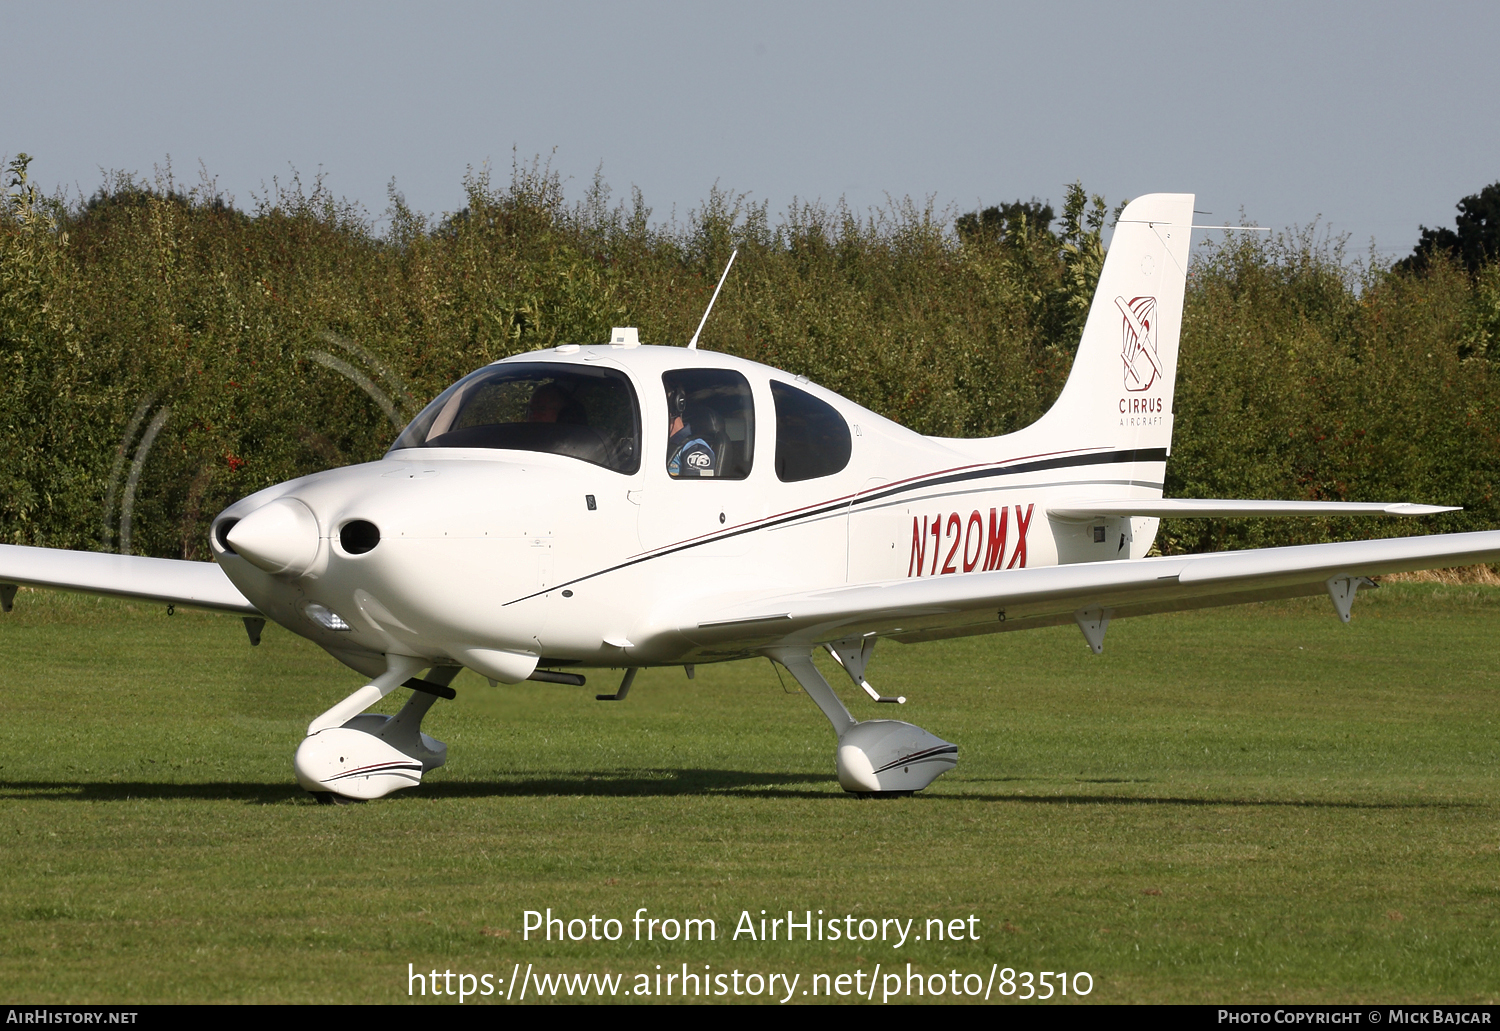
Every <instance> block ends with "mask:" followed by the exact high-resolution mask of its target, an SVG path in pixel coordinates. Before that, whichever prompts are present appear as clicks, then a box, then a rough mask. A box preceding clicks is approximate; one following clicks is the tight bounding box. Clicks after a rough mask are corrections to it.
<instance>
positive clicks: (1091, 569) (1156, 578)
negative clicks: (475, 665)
mask: <svg viewBox="0 0 1500 1031" xmlns="http://www.w3.org/2000/svg"><path fill="white" fill-rule="evenodd" d="M1481 562H1500V530H1490V531H1484V532H1480V533H1457V534H1436V535H1433V536H1429V537H1396V538H1389V539H1385V540H1371V541H1348V542H1342V543H1337V544H1311V545H1303V546H1299V547H1288V548H1263V549H1257V550H1253V551H1233V552H1218V553H1214V554H1208V555H1184V556H1174V557H1169V558H1145V559H1126V560H1121V561H1113V562H1087V563H1077V564H1073V565H1065V566H1046V567H1040V568H1033V569H1014V570H1006V571H996V572H991V573H970V574H960V575H957V576H938V577H932V578H923V579H912V580H895V581H886V582H883V583H878V584H867V585H862V586H857V587H847V588H842V589H837V590H827V591H809V592H805V593H801V594H789V595H781V596H777V597H765V598H760V599H757V600H755V601H752V602H745V603H741V604H739V605H737V606H735V607H733V608H729V609H726V610H724V611H721V612H717V613H712V614H708V613H704V612H702V610H701V609H700V610H699V611H698V613H697V614H696V618H694V619H693V620H692V621H691V622H688V621H686V620H684V621H683V623H682V625H681V632H682V633H683V634H684V635H685V636H686V637H688V638H689V639H690V640H692V641H694V642H696V643H698V644H700V645H727V644H730V643H733V642H741V643H743V644H744V645H746V646H750V647H755V646H758V645H761V644H778V645H794V644H795V645H800V644H821V643H823V642H825V641H830V640H835V639H838V638H842V637H847V636H850V635H851V634H869V633H876V634H880V635H881V636H885V637H893V638H895V639H896V640H898V641H905V642H916V641H929V640H936V639H939V638H944V637H959V636H966V635H969V634H984V633H996V632H1001V631H1008V630H1026V629H1031V628H1033V627H1041V626H1056V625H1060V624H1065V623H1071V622H1075V621H1077V622H1079V623H1080V625H1082V623H1083V622H1084V621H1085V619H1086V618H1087V615H1088V614H1089V613H1097V614H1098V615H1100V616H1102V618H1104V619H1105V620H1106V621H1107V620H1108V619H1111V618H1116V619H1117V618H1122V617H1125V616H1141V615H1149V614H1152V613H1157V612H1170V611H1174V610H1180V609H1193V608H1207V607H1210V606H1216V605H1234V604H1239V603H1243V602H1250V601H1265V600H1269V599H1273V598H1291V597H1298V596H1302V595H1312V594H1320V593H1323V592H1325V591H1327V592H1329V593H1330V594H1333V593H1334V591H1335V588H1334V586H1333V585H1332V584H1330V581H1340V580H1343V579H1345V578H1355V579H1357V578H1359V577H1369V576H1379V575H1381V574H1385V573H1400V572H1408V571H1411V570H1416V569H1433V568H1439V567H1446V566H1460V565H1473V564H1476V563H1481ZM1335 604H1336V605H1337V604H1338V600H1337V598H1336V599H1335ZM1344 612H1347V608H1345V609H1344Z"/></svg>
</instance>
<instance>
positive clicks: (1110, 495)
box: [0, 194, 1500, 801]
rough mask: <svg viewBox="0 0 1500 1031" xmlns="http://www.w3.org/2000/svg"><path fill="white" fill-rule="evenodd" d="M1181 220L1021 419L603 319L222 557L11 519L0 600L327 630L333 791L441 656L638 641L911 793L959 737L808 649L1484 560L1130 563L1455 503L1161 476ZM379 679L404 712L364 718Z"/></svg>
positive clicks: (418, 744) (408, 718)
mask: <svg viewBox="0 0 1500 1031" xmlns="http://www.w3.org/2000/svg"><path fill="white" fill-rule="evenodd" d="M1192 214H1193V197H1192V195H1191V194H1156V195H1151V196H1146V197H1142V198H1140V199H1138V200H1136V201H1134V202H1132V203H1131V204H1130V205H1129V206H1128V207H1127V208H1126V209H1125V210H1124V212H1123V213H1122V214H1121V216H1120V220H1119V223H1118V225H1117V228H1116V230H1115V235H1114V239H1113V242H1112V245H1111V247H1110V250H1109V253H1108V257H1107V258H1106V261H1105V264H1104V269H1103V272H1102V274H1101V276H1100V279H1099V286H1098V292H1097V294H1096V295H1095V297H1094V301H1093V306H1092V308H1091V310H1090V313H1089V318H1088V322H1087V325H1086V327H1085V329H1084V332H1083V337H1082V341H1081V343H1080V345H1079V347H1078V352H1077V357H1076V359H1075V361H1074V365H1073V369H1072V371H1071V374H1070V375H1069V378H1068V381H1067V384H1066V386H1065V388H1064V390H1063V392H1062V395H1061V396H1060V397H1059V398H1058V400H1057V403H1056V404H1055V405H1054V406H1053V408H1052V409H1051V410H1050V411H1049V412H1048V413H1047V414H1046V415H1045V416H1044V417H1043V418H1042V419H1041V420H1039V421H1038V422H1037V423H1035V424H1034V425H1032V426H1029V427H1027V428H1026V429H1024V430H1021V431H1019V432H1017V433H1012V434H1008V435H1005V436H1000V437H990V438H986V439H981V440H956V439H940V438H934V437H924V436H921V435H919V434H917V433H914V432H912V431H911V430H908V429H905V428H903V427H901V426H899V425H897V424H896V423H894V422H891V421H890V420H888V419H885V418H883V417H881V416H879V415H876V414H875V413H874V412H871V411H868V410H866V409H864V408H861V407H859V406H858V405H855V404H853V403H851V402H849V401H847V400H845V399H844V398H842V397H840V396H838V395H837V394H834V393H832V392H830V391H827V390H824V389H822V388H820V387H818V386H816V385H814V384H812V383H809V382H808V381H807V380H806V379H805V378H803V377H800V376H793V375H790V374H788V373H784V372H780V371H778V370H776V369H773V368H768V367H767V366H764V365H759V364H757V363H755V362H750V361H745V360H743V359H739V358H733V357H730V356H727V355H720V354H712V353H708V352H705V351H700V350H696V349H695V347H694V346H691V345H690V346H689V347H688V348H682V347H649V346H642V345H640V343H639V341H638V337H637V333H636V331H635V330H633V329H616V330H615V331H613V333H612V334H611V336H612V339H611V340H610V342H609V343H608V344H601V345H596V346H579V345H576V344H567V345H564V346H561V347H556V348H553V349H550V350H545V351H538V352H534V353H531V354H525V355H517V356H514V357H511V358H507V359H504V360H503V361H499V362H495V363H494V364H492V365H487V366H485V367H484V368H482V369H479V370H478V371H477V372H474V373H472V374H470V375H468V376H466V377H465V378H463V379H461V380H459V381H458V382H457V383H455V384H454V385H453V386H451V387H449V388H448V389H447V390H446V391H444V392H443V393H442V394H441V395H440V396H439V397H438V398H437V399H436V400H435V401H433V402H432V403H431V404H430V405H428V406H427V408H426V409H425V410H424V411H423V412H422V413H421V414H420V415H419V416H418V417H417V418H416V419H415V420H413V421H412V423H411V424H410V425H409V426H408V427H407V428H406V429H405V431H404V432H402V433H401V435H400V437H399V439H397V441H396V442H395V444H394V445H393V446H392V447H391V449H390V451H389V452H388V453H387V454H386V455H385V457H384V458H383V459H381V460H380V461H378V462H370V463H367V464H364V465H357V466H350V467H347V468H342V469H334V470H330V471H327V472H321V473H317V474H314V475H311V476H304V477H302V478H300V479H296V480H292V481H289V482H287V483H283V484H279V485H278V486H275V487H271V488H268V489H266V490H263V491H260V492H259V493H256V494H253V495H251V496H250V497H248V498H245V499H244V500H242V501H240V502H238V503H236V504H234V505H232V506H230V507H229V508H227V509H225V510H224V511H223V512H222V513H220V514H219V515H218V517H217V518H216V519H215V520H214V522H213V525H212V530H211V533H212V549H213V553H214V557H215V562H214V563H200V562H183V561H174V560H168V559H153V558H141V557H132V556H122V555H108V554H97V553H83V552H70V551H59V550H52V549H42V548H23V547H12V546H0V583H3V584H4V585H5V586H4V587H3V588H0V600H3V601H4V603H5V608H6V609H7V610H8V609H9V608H10V604H11V601H12V599H13V597H14V594H15V585H17V584H29V585H33V586H40V587H52V588H63V589H68V590H76V591H87V592H95V593H102V594H113V595H123V596H128V597H134V598H146V599H154V600H156V601H159V602H166V603H169V604H175V605H188V606H196V607H199V608H205V609H216V610H220V611H226V612H234V613H239V614H241V615H243V616H244V617H245V622H246V627H247V629H248V630H249V632H250V637H251V641H252V643H255V642H257V641H258V640H259V634H260V630H261V628H262V627H263V626H264V621H265V620H266V619H270V620H274V621H275V622H276V623H279V624H280V625H281V626H283V627H285V628H286V629H288V630H290V631H291V632H293V633H295V634H300V635H301V636H303V637H306V638H308V639H309V640H312V641H314V642H316V643H317V644H318V645H320V646H321V647H323V648H324V649H325V650H327V651H328V652H329V654H331V655H333V656H334V657H335V658H337V659H339V660H340V661H341V662H343V663H345V664H346V665H348V666H350V667H352V668H353V669H355V670H356V671H358V672H360V673H362V674H364V675H365V676H367V677H368V678H369V681H368V683H366V684H365V685H364V686H362V687H360V688H359V689H358V690H357V691H355V692H354V693H353V694H351V695H349V696H348V697H347V698H346V699H344V700H343V701H341V702H340V703H338V704H337V705H335V706H334V707H333V708H331V709H329V710H328V711H327V712H325V713H323V714H322V715H321V716H319V717H317V718H316V719H315V720H313V721H312V723H311V724H310V725H309V726H308V728H307V736H306V738H305V739H304V740H303V741H302V743H301V745H300V746H299V747H298V748H297V751H296V756H295V759H294V762H293V765H294V768H295V771H296V777H297V780H298V782H299V783H300V784H301V785H302V786H303V787H304V788H306V789H307V790H309V791H311V792H314V793H315V794H318V795H319V796H320V798H321V799H323V800H329V801H332V800H342V799H369V798H377V797H380V796H382V795H385V794H388V793H390V792H392V791H395V790H397V789H400V788H406V787H411V786H412V785H415V784H417V783H418V782H419V781H420V780H421V778H422V775H423V773H425V772H426V771H428V770H431V769H433V768H435V767H438V766H441V765H442V764H443V763H444V762H445V761H446V758H447V748H446V746H445V745H443V744H442V743H441V742H439V741H436V740H434V739H433V738H431V737H429V736H428V735H426V734H423V733H422V732H421V730H420V725H421V722H422V719H423V717H424V715H425V714H426V712H427V711H428V709H429V708H430V707H431V706H432V704H433V703H434V702H435V700H436V699H437V698H438V697H439V696H442V697H450V698H451V697H453V691H452V689H451V688H449V687H448V686H447V685H448V684H449V682H450V681H452V679H453V678H454V676H455V675H457V673H458V672H459V670H460V669H462V668H468V669H471V670H474V671H475V672H477V673H479V674H480V675H482V676H484V677H487V678H488V679H489V680H490V681H491V682H492V683H493V682H503V683H518V682H520V681H524V680H545V681H553V682H558V683H571V684H578V685H582V684H583V682H584V681H583V677H582V676H580V675H578V674H577V673H576V672H574V671H576V670H578V669H583V668H601V667H602V668H606V669H607V668H615V669H624V670H625V673H624V679H623V681H622V682H621V683H620V685H619V687H618V688H617V689H616V690H615V691H614V692H613V693H612V694H609V695H601V696H599V697H600V698H601V699H616V700H622V699H624V698H625V696H626V693H627V692H628V691H629V690H630V685H631V682H632V679H633V678H634V676H635V672H636V670H638V669H640V668H642V667H646V666H677V665H681V666H686V668H687V672H688V675H689V676H692V675H693V668H694V666H695V665H697V664H700V663H708V662H726V661H731V660H735V659H745V658H752V657H759V656H769V657H770V658H771V659H773V660H775V661H776V662H778V663H780V664H781V665H782V666H784V667H785V668H786V669H787V670H788V671H789V672H790V673H791V674H792V676H794V677H795V678H796V680H797V682H798V683H800V684H801V685H802V687H803V688H804V689H805V690H806V691H807V694H808V695H809V696H810V697H811V698H812V700H813V701H814V702H815V703H816V704H817V706H818V707H819V708H820V709H821V710H822V711H823V714H824V715H825V716H827V717H828V719H829V721H830V722H831V723H832V724H833V728H834V731H835V733H836V734H837V738H838V744H837V749H836V769H837V774H838V779H839V782H840V784H842V785H843V787H844V788H845V789H846V790H848V791H851V792H856V793H872V794H878V793H904V792H911V791H916V790H920V789H922V788H924V787H926V786H927V785H928V784H930V783H931V782H932V781H933V780H934V779H935V778H936V777H937V776H939V775H940V774H942V773H944V772H946V771H947V770H950V769H952V768H953V766H954V765H955V763H956V762H957V752H958V748H957V746H956V745H954V744H951V743H949V742H947V741H943V740H941V739H939V738H937V737H935V736H933V735H932V734H929V733H928V732H926V731H924V730H922V729H921V728H919V727H915V726H913V725H911V724H909V723H904V722H900V721H896V720H882V719H875V720H857V719H855V717H854V716H853V715H851V713H850V712H849V710H848V709H847V708H846V707H845V705H844V703H843V702H842V701H841V700H840V698H839V696H838V695H837V694H836V693H835V691H834V690H833V688H832V687H831V686H830V685H829V684H828V682H827V681H826V680H825V679H824V678H823V676H822V675H821V674H820V673H819V671H818V669H817V668H816V667H815V666H814V664H813V662H812V654H813V651H814V649H816V648H819V647H822V648H826V649H827V650H828V651H829V652H830V653H831V654H832V656H833V657H834V658H835V659H836V660H837V661H838V663H839V664H840V665H841V666H842V667H843V669H844V671H845V672H846V673H847V674H848V675H849V678H850V680H851V681H852V682H853V684H854V686H856V687H858V688H861V689H862V690H863V691H864V692H865V693H867V694H868V695H869V696H870V697H871V698H872V699H873V700H874V701H876V702H896V703H900V702H904V701H905V699H904V698H886V697H882V696H881V695H879V694H878V693H877V692H876V691H875V689H874V688H873V687H871V685H870V684H869V682H868V681H867V680H866V679H865V676H864V673H865V669H866V666H867V665H868V663H869V661H870V656H871V653H872V651H873V649H874V647H875V645H876V642H878V641H879V640H881V639H882V638H892V639H894V640H896V641H902V642H915V641H931V640H934V639H938V638H946V637H957V636H963V635H968V634H986V633H995V632H1000V631H1012V630H1024V629H1030V628H1032V627H1042V626H1053V625H1058V624H1064V623H1068V622H1075V623H1077V625H1078V626H1079V627H1080V629H1081V630H1082V631H1083V635H1084V637H1085V638H1086V640H1087V642H1088V643H1089V645H1091V646H1092V648H1093V650H1094V651H1095V652H1098V651H1100V650H1102V648H1103V643H1104V635H1105V630H1106V628H1107V627H1108V626H1109V623H1110V621H1111V620H1112V619H1119V618H1121V617H1124V616H1137V615H1144V614H1147V613H1155V612H1165V611H1169V610H1174V609H1189V608H1198V607H1204V606H1210V605H1226V604H1234V603H1238V602H1248V601H1256V600H1262V599H1270V598H1286V597H1292V596H1298V595H1309V594H1316V593H1319V592H1327V593H1328V594H1329V596H1330V597H1331V598H1332V600H1333V604H1334V607H1335V610H1336V611H1337V613H1338V615H1339V617H1340V618H1341V619H1343V620H1345V621H1347V620H1348V619H1349V610H1350V605H1351V603H1352V601H1353V599H1354V594H1355V592H1356V590H1357V589H1358V588H1359V587H1361V586H1367V585H1370V583H1371V581H1370V580H1369V579H1368V577H1370V576H1374V575H1377V574H1382V573H1391V572H1397V571H1403V570H1411V569H1424V568H1432V567H1435V566H1451V565H1460V564H1469V563H1477V562H1494V561H1497V560H1500V532H1484V533H1464V534H1449V535H1436V536H1424V537H1407V538H1395V539H1386V540H1371V541H1358V542H1350V543H1340V544H1320V545H1312V546H1306V547H1289V548H1270V549H1262V550H1256V551H1239V552H1232V553H1222V554H1208V555H1192V556H1177V557H1170V558H1163V557H1158V558H1147V557H1146V553H1147V551H1148V549H1149V548H1150V546H1151V542H1152V539H1153V537H1154V536H1155V533H1156V527H1157V522H1158V520H1159V519H1161V518H1163V517H1174V518H1181V517H1188V516H1203V517H1237V516H1239V517H1243V516H1254V517H1264V516H1289V515H1348V514H1355V513H1369V514H1379V515H1403V516H1406V515H1421V514H1428V513H1434V512H1444V511H1452V509H1448V508H1440V507H1435V506H1428V505H1413V504H1353V503H1347V504H1346V503H1331V502H1314V501H1235V500H1226V501H1215V500H1174V499H1166V498H1163V497H1162V483H1163V478H1164V473H1165V469H1166V461H1167V456H1168V454H1169V453H1170V450H1171V440H1172V390H1173V384H1174V380H1175V375H1176V367H1177V344H1178V334H1179V329H1180V327H1181V323H1182V308H1183V294H1184V287H1185V281H1186V270H1187V264H1188V244H1189V238H1190V235H1191V228H1192ZM726 273H727V269H726ZM720 282H721V285H722V280H721V281H720ZM716 295H717V292H716ZM706 317H707V315H706V314H705V318H706ZM701 328H702V327H701V324H700V331H701ZM696 340H697V337H696V336H695V337H694V341H693V343H694V344H696ZM423 670H430V672H429V673H427V675H426V677H425V678H422V679H418V674H420V673H421V672H422V671H423ZM402 686H406V687H409V688H413V689H415V690H414V693H413V695H412V696H411V698H410V700H409V701H408V702H407V703H406V705H405V707H404V708H402V709H401V711H400V712H399V713H398V714H397V715H395V716H394V717H387V716H383V715H376V714H370V713H365V712H364V710H366V709H367V708H369V707H370V706H371V705H373V704H374V703H375V702H377V701H379V700H380V699H381V698H383V697H385V696H386V695H387V694H389V693H390V692H392V691H394V690H395V689H396V688H398V687H402Z"/></svg>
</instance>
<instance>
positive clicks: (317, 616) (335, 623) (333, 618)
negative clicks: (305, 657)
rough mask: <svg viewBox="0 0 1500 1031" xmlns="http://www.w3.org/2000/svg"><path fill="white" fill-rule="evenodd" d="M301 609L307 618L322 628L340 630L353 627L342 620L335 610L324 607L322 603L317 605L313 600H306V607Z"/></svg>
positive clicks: (347, 629)
mask: <svg viewBox="0 0 1500 1031" xmlns="http://www.w3.org/2000/svg"><path fill="white" fill-rule="evenodd" d="M302 611H303V612H305V613H306V614H307V618H308V619H310V620H312V621H313V622H314V623H316V624H318V626H320V627H322V628H323V629H324V630H336V631H341V632H342V631H349V630H352V629H354V628H353V627H351V626H350V625H349V624H348V623H346V622H344V617H343V616H340V615H339V614H338V613H337V612H334V611H333V610H331V609H327V608H324V607H323V606H322V605H319V604H318V603H317V602H315V601H310V602H308V603H307V607H306V608H304V609H303V610H302Z"/></svg>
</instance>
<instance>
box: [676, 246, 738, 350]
mask: <svg viewBox="0 0 1500 1031" xmlns="http://www.w3.org/2000/svg"><path fill="white" fill-rule="evenodd" d="M739 253H740V249H739V248H738V247H736V248H735V249H734V252H733V253H731V254H730V255H729V264H727V265H725V266H724V274H723V275H722V276H720V277H719V285H718V286H716V287H714V295H713V296H712V297H710V298H709V299H708V307H707V308H705V309H704V310H703V318H702V319H701V320H699V322H698V330H697V332H695V333H694V334H693V339H691V340H689V341H688V350H689V351H696V350H698V334H699V333H702V332H703V326H704V324H705V323H706V322H708V313H709V312H711V311H713V310H714V302H715V301H717V300H718V299H719V291H720V290H722V289H724V280H726V279H728V278H729V270H730V269H732V268H733V267H734V259H735V255H737V254H739Z"/></svg>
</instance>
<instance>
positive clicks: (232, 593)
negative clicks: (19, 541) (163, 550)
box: [0, 544, 260, 616]
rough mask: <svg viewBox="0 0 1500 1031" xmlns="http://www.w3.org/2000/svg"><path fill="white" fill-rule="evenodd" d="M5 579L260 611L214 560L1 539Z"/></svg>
mask: <svg viewBox="0 0 1500 1031" xmlns="http://www.w3.org/2000/svg"><path fill="white" fill-rule="evenodd" d="M0 583H5V584H24V585H26V586H28V587H53V588H57V589H59V590H64V591H80V592H82V593H84V594H109V595H114V596H116V597H120V598H141V599H144V600H147V601H158V602H165V603H166V604H168V605H184V606H187V607H188V608H196V609H212V610H214V611H218V612H238V613H240V614H242V615H251V616H254V615H259V614H260V611H259V610H258V609H257V608H256V607H255V606H254V605H252V604H250V602H249V601H247V600H246V598H245V596H244V595H243V594H241V593H240V591H239V588H237V587H235V585H234V584H232V583H230V582H229V577H227V576H225V575H224V570H222V569H220V568H219V567H218V566H217V565H215V564H214V563H212V562H187V561H184V560H182V559H172V558H144V557H142V556H140V555H111V554H108V553H106V552H100V551H63V550H61V549H58V548H26V547H21V546H19V545H14V544H0Z"/></svg>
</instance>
